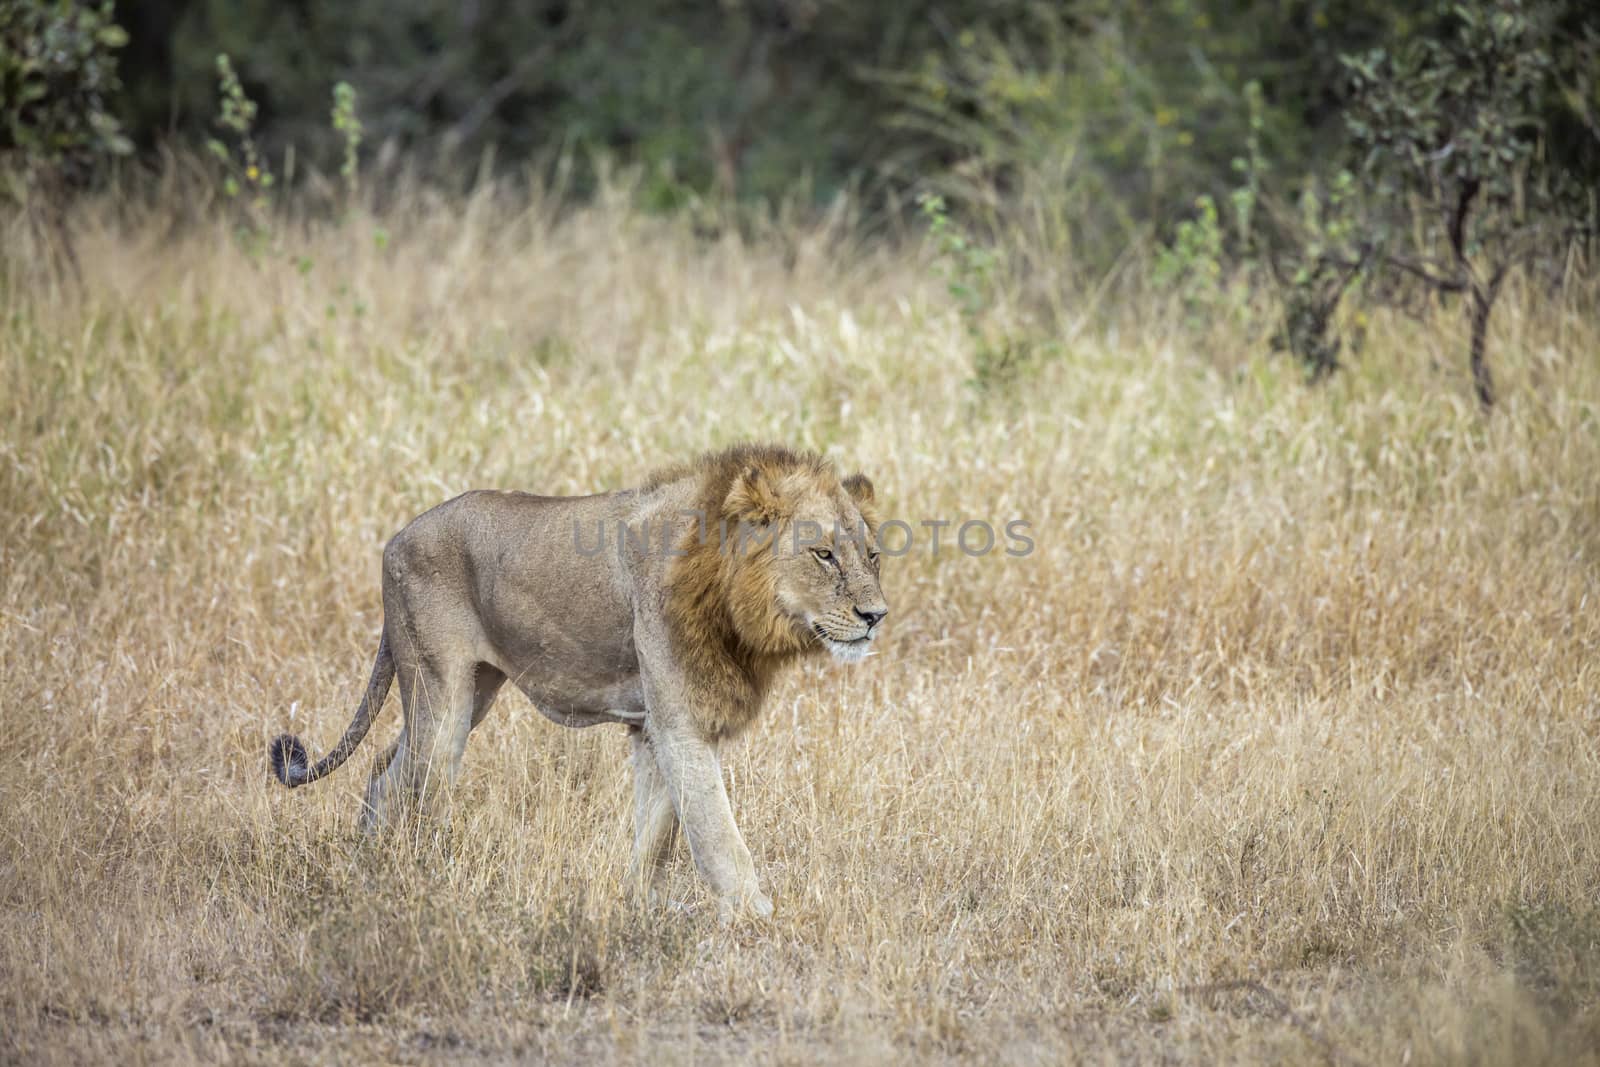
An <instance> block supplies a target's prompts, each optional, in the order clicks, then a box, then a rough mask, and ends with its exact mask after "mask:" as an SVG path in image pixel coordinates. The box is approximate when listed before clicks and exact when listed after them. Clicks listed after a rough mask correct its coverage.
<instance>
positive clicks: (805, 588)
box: [270, 445, 889, 916]
mask: <svg viewBox="0 0 1600 1067" xmlns="http://www.w3.org/2000/svg"><path fill="white" fill-rule="evenodd" d="M877 525H878V523H877V517H876V515H875V514H874V509H873V491H872V483H871V482H869V481H868V480H867V479H866V478H865V477H864V476H862V475H860V474H855V475H852V476H851V477H849V478H846V479H844V480H843V481H840V479H839V477H838V475H837V474H836V473H835V472H834V470H833V468H832V467H831V466H830V465H829V464H828V463H827V462H826V461H825V460H823V459H822V458H821V457H819V456H817V455H814V454H810V453H796V452H790V451H788V450H786V449H783V448H779V447H775V446H762V445H741V446H739V447H736V448H731V449H728V450H726V451H724V452H717V453H713V454H710V455H707V456H704V457H702V458H701V459H700V460H699V461H698V462H695V463H693V464H690V465H688V466H683V467H676V468H673V469H671V470H667V471H664V472H661V473H659V474H657V475H655V476H654V477H652V478H650V479H649V480H647V481H646V482H645V484H644V485H642V486H641V487H639V488H638V489H625V490H621V491H618V492H614V493H603V494H600V495H597V496H582V497H543V496H531V495H528V494H526V493H506V492H493V491H480V492H471V493H466V494H464V495H462V496H458V497H456V498H455V499H453V500H450V501H448V502H446V503H444V504H440V505H439V506H438V507H436V508H434V509H433V510H431V511H428V512H426V513H424V514H423V515H421V516H419V517H417V518H416V519H413V520H412V521H411V523H410V524H409V525H408V526H406V528H405V529H403V530H401V531H400V532H399V533H398V534H396V535H395V536H394V538H393V539H392V540H391V541H390V542H389V544H388V546H387V547H386V548H385V549H384V552H383V636H382V638H381V639H380V640H379V642H378V654H377V660H376V662H375V663H374V664H373V668H372V678H371V680H370V681H369V682H368V683H367V692H366V695H365V697H364V698H363V699H362V701H361V706H360V708H358V709H357V711H356V715H355V719H354V720H353V721H352V722H351V723H350V726H349V728H348V729H346V730H345V734H344V737H343V738H341V739H340V741H339V744H338V745H337V746H335V748H334V749H333V751H332V752H330V753H328V755H326V756H325V757H323V758H322V759H321V760H319V761H318V762H317V763H316V764H315V765H311V764H310V762H309V760H308V759H307V756H306V749H305V746H304V745H303V744H301V742H300V739H299V738H297V737H293V736H291V735H288V734H285V735H283V736H281V737H279V738H277V739H276V740H275V741H273V742H272V745H271V749H270V758H271V761H272V770H273V773H274V774H276V775H277V777H278V780H279V781H281V782H282V783H283V784H285V785H287V786H290V787H291V788H292V787H294V786H300V785H305V784H306V783H307V782H314V781H316V780H317V779H318V778H321V777H322V776H323V775H325V774H328V773H329V772H330V771H333V770H335V769H336V768H338V767H339V766H340V765H341V764H343V763H344V761H345V760H346V759H347V758H349V756H350V753H351V752H352V751H353V750H354V749H355V747H356V746H357V745H358V744H360V743H361V740H362V738H364V737H365V736H366V734H367V730H368V728H369V727H370V726H371V725H372V720H373V718H374V717H375V716H376V715H377V712H378V709H379V708H380V707H381V706H382V705H383V701H384V697H385V696H387V695H388V692H389V685H390V683H391V682H392V681H393V680H394V678H395V677H397V676H398V677H399V679H400V697H401V702H402V704H403V706H404V709H405V725H404V728H403V729H402V730H401V733H400V737H399V739H398V740H396V741H395V742H394V743H393V744H392V745H391V746H390V747H389V749H388V750H387V751H386V752H385V753H384V754H383V755H382V756H380V757H379V758H378V760H377V762H376V764H375V765H374V767H373V771H372V778H371V781H370V782H369V784H368V786H367V793H366V801H365V806H364V808H363V814H362V824H363V826H365V827H368V828H371V827H376V826H380V825H382V824H383V823H384V822H385V821H386V820H387V819H389V818H390V816H391V814H392V809H393V808H394V807H395V806H396V805H397V804H409V803H410V802H412V801H413V800H414V799H415V798H417V797H418V796H419V795H421V794H423V793H425V792H426V791H427V787H428V784H429V779H430V775H431V774H432V773H433V772H434V771H438V772H439V774H438V775H437V778H438V779H441V780H442V781H443V782H449V781H453V780H454V778H455V776H456V773H457V771H458V769H459V767H460V764H461V754H462V751H463V749H465V748H466V744H467V735H468V733H470V732H471V730H472V728H473V727H475V726H477V725H478V723H480V722H481V721H483V717H484V715H485V714H486V713H487V712H488V710H489V705H490V704H491V703H492V702H493V700H494V697H495V693H496V692H498V691H499V689H500V686H501V685H502V684H503V683H504V682H505V680H506V679H507V678H510V679H511V680H512V681H513V682H514V683H515V684H516V686H517V688H519V689H521V690H522V691H523V692H524V693H526V694H527V695H528V697H529V699H531V700H532V701H533V702H534V704H535V705H537V707H538V708H539V710H540V711H541V712H543V713H544V714H545V715H546V716H547V717H549V718H551V719H553V720H555V721H556V722H558V723H560V724H561V725H563V726H593V725H595V724H596V723H603V722H617V723H625V724H627V726H628V729H629V732H630V733H631V734H632V737H633V765H634V833H635V836H634V843H633V857H632V861H631V863H630V865H629V880H630V882H631V884H632V885H633V886H634V887H635V888H636V889H637V890H639V891H644V890H647V889H648V886H649V883H650V879H651V876H652V874H653V873H654V870H655V867H656V866H657V864H658V863H659V861H660V859H661V857H662V855H663V853H664V852H665V850H666V848H667V846H668V845H669V844H670V842H671V839H672V832H673V829H674V827H675V826H676V825H678V824H681V825H682V826H683V829H684V831H685V836H686V837H687V838H688V841H689V851H690V854H691V855H692V856H693V857H694V862H695V866H696V867H697V868H698V869H699V871H700V873H701V875H702V876H703V877H704V878H705V880H706V881H707V882H708V883H710V886H711V889H712V891H713V892H715V893H716V895H717V898H718V901H719V907H720V909H721V911H722V913H723V914H724V915H725V916H727V915H731V914H733V913H735V912H737V911H738V910H740V909H742V908H748V909H750V910H751V911H753V912H755V913H756V914H758V915H763V916H764V915H768V914H770V913H771V911H772V901H771V900H769V899H768V898H767V897H766V895H765V894H763V893H762V892H761V889H760V886H759V885H758V883H757V880H756V874H755V868H754V865H753V864H752V862H751V859H750V850H749V849H748V848H746V847H745V843H744V839H743V838H742V837H741V836H740V834H739V828H738V827H737V826H736V825H735V824H734V821H733V811H732V808H731V807H730V806H729V803H728V794H727V791H726V790H725V789H724V787H723V784H722V768H721V764H720V763H719V761H718V755H717V750H718V747H719V745H720V744H721V743H722V742H723V741H724V740H726V739H728V738H730V737H733V736H734V735H736V734H737V733H739V732H740V731H741V730H743V729H744V728H745V727H746V726H748V725H749V724H750V723H751V722H752V721H753V720H754V719H755V717H756V714H757V712H758V711H759V710H760V707H761V702H762V698H763V697H764V696H765V694H766V692H767V690H768V689H769V688H770V687H771V685H772V680H773V677H774V675H775V674H776V673H777V671H778V669H779V668H780V667H782V666H783V665H784V664H786V663H789V662H790V661H792V660H795V659H798V658H799V657H800V656H802V655H805V654H807V653H812V652H817V651H821V650H824V649H825V650H827V651H829V652H832V653H833V655H834V656H835V657H836V658H838V659H841V660H846V661H853V660H858V659H860V658H861V657H862V656H864V655H865V654H866V652H867V650H868V648H869V647H870V646H871V643H872V641H873V640H874V639H875V638H876V637H877V636H878V633H879V629H880V624H881V623H882V621H883V618H884V616H885V615H886V614H887V613H888V611H889V605H888V604H887V603H886V602H885V600H884V597H883V590H882V588H881V587H880V585H879V582H878V547H877Z"/></svg>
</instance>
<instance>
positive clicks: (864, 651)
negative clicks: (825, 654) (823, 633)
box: [822, 637, 872, 663]
mask: <svg viewBox="0 0 1600 1067" xmlns="http://www.w3.org/2000/svg"><path fill="white" fill-rule="evenodd" d="M822 643H823V644H825V645H827V646H828V651H829V652H830V653H832V654H833V658H834V659H836V660H838V661H839V662H840V663H860V662H861V661H862V660H864V659H866V658H867V657H868V656H870V655H872V638H870V637H861V638H857V639H856V640H854V641H835V640H833V639H832V638H823V641H822Z"/></svg>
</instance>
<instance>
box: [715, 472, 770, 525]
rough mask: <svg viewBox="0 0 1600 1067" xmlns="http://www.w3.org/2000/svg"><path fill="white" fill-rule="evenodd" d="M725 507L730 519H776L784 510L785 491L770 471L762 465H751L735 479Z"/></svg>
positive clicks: (759, 521) (764, 520)
mask: <svg viewBox="0 0 1600 1067" xmlns="http://www.w3.org/2000/svg"><path fill="white" fill-rule="evenodd" d="M723 508H724V510H726V511H727V513H728V517H729V518H731V519H739V520H741V521H743V522H758V523H769V522H774V521H776V520H777V519H779V518H781V517H782V516H783V514H784V501H783V494H782V492H781V491H780V488H779V486H778V485H777V484H776V483H775V482H774V481H773V478H772V475H771V474H769V473H767V472H765V471H763V470H762V469H761V468H760V467H750V468H749V469H747V470H746V471H745V472H744V473H743V474H741V475H739V476H738V477H737V478H735V479H734V480H733V488H731V489H729V490H728V499H727V501H726V502H725V503H724V504H723Z"/></svg>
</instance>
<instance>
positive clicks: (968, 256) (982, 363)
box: [918, 193, 1049, 391]
mask: <svg viewBox="0 0 1600 1067" xmlns="http://www.w3.org/2000/svg"><path fill="white" fill-rule="evenodd" d="M918 206H919V207H920V208H921V210H922V217H923V219H924V220H925V221H926V222H927V224H928V236H929V238H930V239H931V240H932V241H933V247H934V250H935V252H936V253H937V256H938V269H939V272H940V274H941V275H942V276H943V278H944V283H945V291H946V292H947V293H949V295H950V298H951V299H952V300H953V301H954V302H955V305H956V310H957V311H958V312H959V313H960V315H961V324H962V326H963V328H964V329H965V331H966V334H967V338H968V340H969V341H970V342H971V344H972V367H973V376H972V382H971V384H972V385H973V386H974V387H976V388H977V389H979V390H983V391H986V390H990V389H995V388H1000V387H1003V386H1006V385H1009V384H1011V383H1012V382H1014V381H1016V380H1017V379H1018V378H1019V377H1020V376H1021V375H1022V374H1023V372H1024V371H1025V370H1027V369H1028V368H1029V366H1030V364H1032V363H1033V361H1034V360H1035V358H1036V357H1037V356H1039V355H1040V354H1041V353H1042V352H1044V351H1046V350H1047V349H1048V347H1049V346H1045V345H1040V344H1038V343H1036V342H1034V341H1033V340H1031V339H1028V338H1024V337H1021V336H1018V335H1016V334H1015V333H1013V332H1011V331H1007V330H1003V329H1001V328H1000V327H999V326H998V325H996V324H995V323H994V322H993V321H992V320H993V317H994V316H993V313H994V311H995V310H996V305H997V303H998V302H999V300H1000V297H1001V291H1002V283H1001V278H1000V266H1001V256H1000V253H999V251H998V250H997V249H995V248H994V247H992V246H990V245H987V244H984V243H983V242H981V241H979V240H977V239H975V238H974V237H973V236H971V235H970V234H968V233H966V232H965V231H964V230H962V228H961V227H960V226H959V225H957V223H956V222H955V221H954V220H952V219H951V218H950V213H949V208H948V207H947V206H946V204H945V201H944V198H943V197H942V196H939V195H938V194H936V193H926V194H924V195H923V196H921V197H920V198H919V200H918Z"/></svg>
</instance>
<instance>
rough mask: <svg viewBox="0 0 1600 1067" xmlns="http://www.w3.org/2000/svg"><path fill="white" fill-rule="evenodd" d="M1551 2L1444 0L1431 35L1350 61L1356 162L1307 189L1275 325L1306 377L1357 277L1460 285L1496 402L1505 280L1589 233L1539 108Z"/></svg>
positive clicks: (1548, 88) (1349, 111)
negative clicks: (1493, 320)
mask: <svg viewBox="0 0 1600 1067" xmlns="http://www.w3.org/2000/svg"><path fill="white" fill-rule="evenodd" d="M1558 14H1559V6H1558V5H1556V4H1552V3H1546V2H1540V0H1486V2H1483V3H1476V4H1445V5H1442V6H1440V7H1439V8H1437V9H1436V11H1435V12H1434V13H1433V18H1434V26H1433V30H1432V32H1430V33H1427V34H1422V35H1418V36H1417V37H1415V38H1413V39H1412V40H1410V41H1409V42H1407V43H1406V44H1405V45H1404V46H1403V47H1401V48H1399V49H1374V50H1370V51H1368V52H1365V53H1363V54H1360V55H1355V56H1350V57H1347V59H1346V67H1347V69H1348V71H1349V76H1350V92H1349V98H1348V101H1347V103H1346V105H1345V125H1346V128H1347V133H1348V139H1347V153H1348V159H1349V164H1348V165H1349V167H1350V170H1344V171H1340V172H1338V174H1337V175H1336V176H1335V177H1334V179H1333V180H1332V181H1331V182H1329V183H1326V184H1325V185H1322V186H1316V185H1313V186H1310V187H1308V191H1307V194H1306V197H1305V199H1304V201H1303V203H1304V210H1303V211H1302V225H1301V226H1300V227H1299V229H1298V232H1297V233H1296V235H1295V238H1294V240H1293V241H1292V242H1291V247H1292V249H1293V251H1292V252H1291V257H1292V258H1294V259H1296V260H1297V261H1298V262H1297V263H1296V265H1295V267H1294V269H1293V272H1292V276H1291V277H1290V279H1289V281H1288V282H1287V283H1286V284H1285V286H1284V289H1285V292H1286V296H1285V308H1286V310H1285V323H1284V327H1283V330H1282V331H1281V332H1280V337H1281V338H1282V339H1283V342H1284V344H1285V347H1288V348H1290V349H1291V350H1292V351H1294V352H1295V353H1296V355H1298V356H1300V358H1301V359H1302V360H1304V361H1305V362H1306V363H1307V364H1308V365H1309V366H1310V367H1311V368H1312V369H1313V372H1314V373H1325V372H1326V371H1328V370H1331V369H1332V368H1333V367H1334V366H1336V354H1337V350H1338V340H1337V338H1330V337H1329V336H1328V331H1329V325H1330V323H1331V321H1332V317H1333V312H1334V311H1335V309H1336V308H1337V306H1338V303H1339V300H1340V298H1341V297H1342V295H1343V294H1344V292H1345V290H1346V289H1347V288H1348V287H1349V286H1350V284H1351V283H1352V282H1354V281H1356V280H1357V279H1358V278H1362V279H1367V280H1369V281H1370V282H1371V283H1372V284H1371V286H1370V288H1369V291H1371V292H1373V293H1374V294H1375V295H1379V296H1381V297H1383V298H1384V299H1387V300H1394V301H1400V302H1412V301H1414V300H1415V297H1416V295H1417V293H1418V292H1419V291H1421V292H1423V293H1428V292H1431V293H1437V294H1444V295H1455V294H1460V295H1462V296H1464V297H1465V298H1466V308H1467V312H1468V317H1469V341H1468V363H1469V366H1470V369H1471V372H1472V379H1473V388H1474V392H1475V393H1476V395H1477V398H1478V400H1479V402H1480V404H1482V405H1483V406H1484V407H1485V408H1488V407H1490V406H1492V405H1493V404H1494V401H1495V391H1494V381H1493V376H1492V374H1491V372H1490V369H1489V365H1488V359H1487V347H1488V328H1489V321H1490V314H1491V312H1492V310H1493V308H1494V304H1495V301H1496V300H1497V299H1498V297H1499V295H1500V292H1501V289H1502V286H1503V285H1504V283H1505V281H1506V278H1507V277H1508V276H1509V274H1510V272H1511V271H1512V270H1514V269H1515V268H1517V267H1518V266H1520V265H1523V264H1526V263H1528V262H1530V261H1532V260H1534V259H1536V258H1538V257H1541V256H1543V257H1551V256H1560V255H1562V254H1564V252H1565V250H1566V248H1567V246H1568V244H1569V243H1570V241H1571V240H1572V239H1573V238H1575V237H1577V236H1578V235H1580V234H1583V233H1585V232H1590V233H1592V232H1593V231H1594V224H1595V201H1594V197H1593V194H1592V192H1591V191H1590V190H1589V189H1588V188H1587V187H1586V185H1585V183H1583V182H1582V181H1580V180H1579V178H1578V176H1577V175H1576V174H1574V173H1573V171H1572V170H1570V169H1567V168H1562V167H1558V166H1555V165H1553V162H1552V158H1553V157H1552V150H1551V147H1550V145H1549V122H1548V119H1547V117H1546V116H1547V111H1546V110H1544V109H1542V107H1541V102H1542V101H1545V100H1547V99H1549V98H1550V97H1551V96H1552V95H1554V94H1555V93H1556V90H1557V89H1558V84H1557V75H1558V66H1557V64H1556V62H1555V60H1554V59H1553V58H1552V57H1553V54H1554V49H1555V47H1556V42H1555V40H1554V39H1553V34H1555V33H1556V32H1557V31H1556V27H1557V25H1558V22H1559V20H1558V17H1557V16H1558ZM1357 187H1359V188H1360V189H1361V190H1362V195H1361V197H1360V198H1359V200H1360V202H1359V203H1358V202H1357V197H1356V196H1355V190H1356V188H1357Z"/></svg>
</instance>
